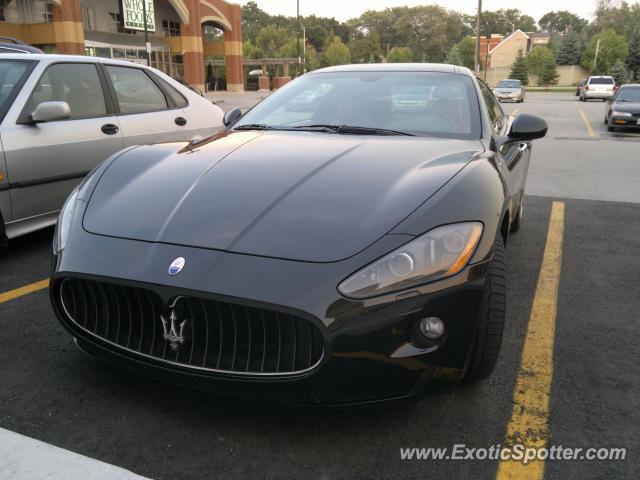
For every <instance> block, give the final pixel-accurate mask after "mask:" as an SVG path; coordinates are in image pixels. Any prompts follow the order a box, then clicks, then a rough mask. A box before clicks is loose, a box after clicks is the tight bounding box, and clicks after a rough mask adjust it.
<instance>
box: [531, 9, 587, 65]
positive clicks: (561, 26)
mask: <svg viewBox="0 0 640 480" xmlns="http://www.w3.org/2000/svg"><path fill="white" fill-rule="evenodd" d="M588 23H589V22H588V21H587V20H585V19H584V18H581V17H579V16H578V15H575V14H573V13H571V12H568V11H566V10H560V11H558V12H549V13H546V14H544V15H543V16H542V17H541V18H540V20H538V26H539V27H540V30H542V31H545V32H566V31H568V30H569V29H571V30H573V31H575V32H580V31H582V29H583V28H584V27H586V26H587V24H588ZM566 65H572V64H569V63H567V64H566Z"/></svg>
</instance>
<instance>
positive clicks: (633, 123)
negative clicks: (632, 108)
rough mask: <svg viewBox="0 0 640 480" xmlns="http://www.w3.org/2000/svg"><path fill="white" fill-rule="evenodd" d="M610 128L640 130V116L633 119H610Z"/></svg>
mask: <svg viewBox="0 0 640 480" xmlns="http://www.w3.org/2000/svg"><path fill="white" fill-rule="evenodd" d="M609 126H611V127H616V128H640V115H635V116H633V117H617V116H612V117H610V118H609Z"/></svg>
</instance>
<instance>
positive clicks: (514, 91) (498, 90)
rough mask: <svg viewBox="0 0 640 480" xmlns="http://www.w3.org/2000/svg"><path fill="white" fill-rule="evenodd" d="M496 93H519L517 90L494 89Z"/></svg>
mask: <svg viewBox="0 0 640 480" xmlns="http://www.w3.org/2000/svg"><path fill="white" fill-rule="evenodd" d="M495 92H496V93H517V92H520V89H519V88H502V87H500V88H496V89H495Z"/></svg>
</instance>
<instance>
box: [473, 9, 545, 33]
mask: <svg viewBox="0 0 640 480" xmlns="http://www.w3.org/2000/svg"><path fill="white" fill-rule="evenodd" d="M480 19H481V26H480V33H481V34H482V35H491V34H493V33H499V34H500V35H509V34H510V33H511V32H512V31H513V30H518V29H519V30H522V31H523V32H535V31H537V30H538V28H537V26H536V21H535V20H534V19H533V17H530V16H529V15H524V14H523V13H522V12H521V11H520V10H518V9H515V8H509V9H506V10H505V9H502V8H501V9H500V10H496V11H495V12H492V11H486V12H482V16H481V17H480ZM470 21H471V22H473V23H474V24H475V17H472V18H471V19H470ZM512 24H513V25H512Z"/></svg>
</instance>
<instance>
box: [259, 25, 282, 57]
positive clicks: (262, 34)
mask: <svg viewBox="0 0 640 480" xmlns="http://www.w3.org/2000/svg"><path fill="white" fill-rule="evenodd" d="M288 41H289V34H288V32H287V30H286V29H285V28H283V27H277V26H276V25H267V26H266V27H263V28H261V29H260V31H259V32H258V36H257V37H256V45H257V46H258V47H260V49H261V50H262V52H263V54H264V55H265V57H267V58H273V57H275V56H276V55H277V52H278V50H279V49H280V48H282V47H283V46H284V45H285V44H286V43H287V42H288Z"/></svg>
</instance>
